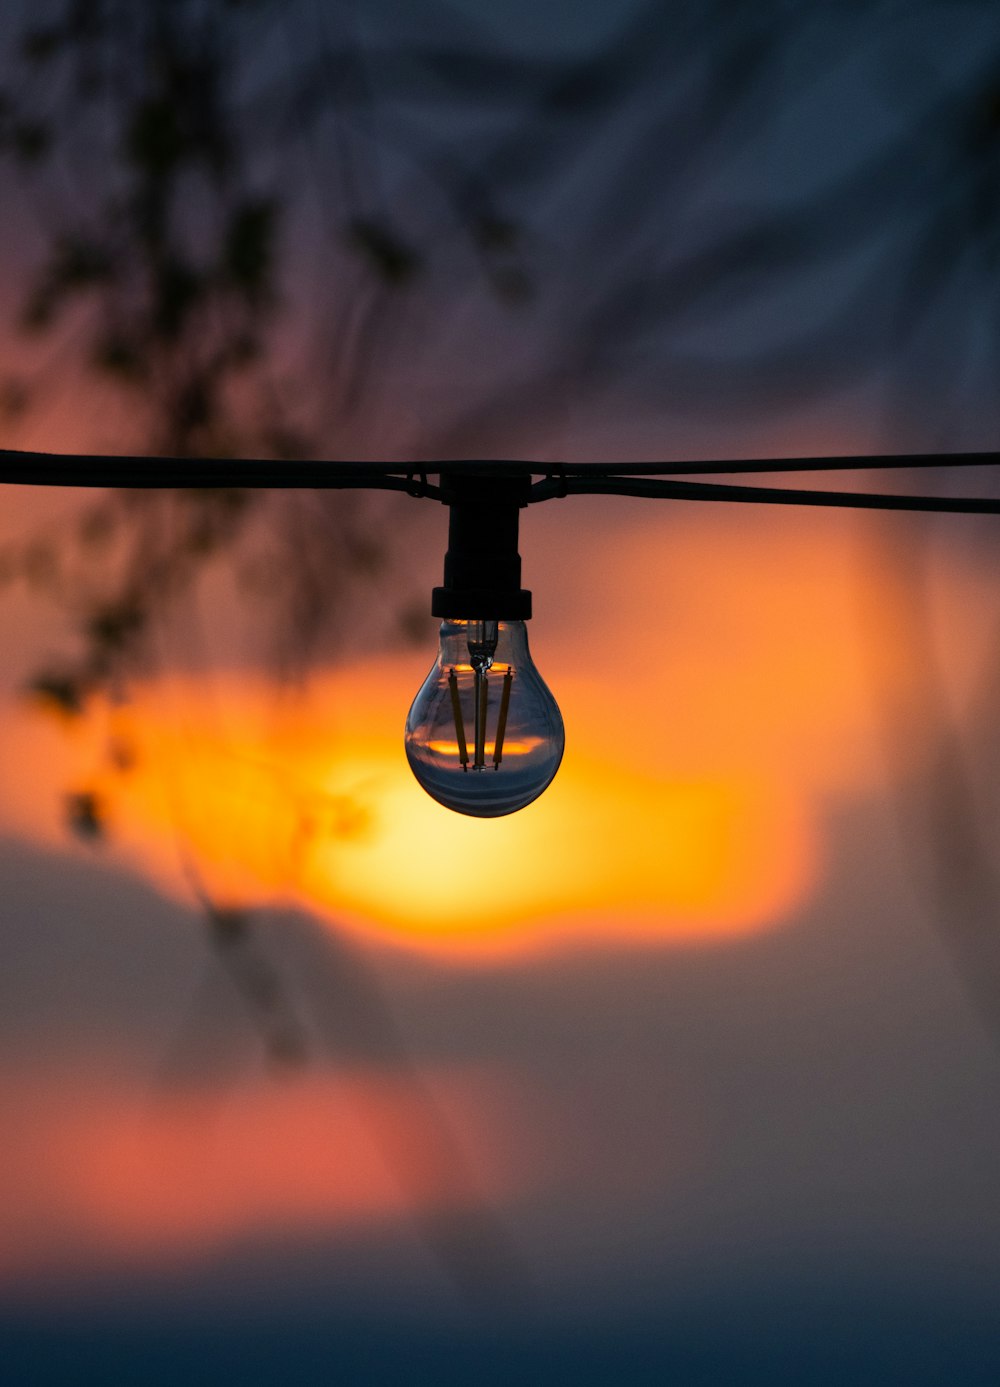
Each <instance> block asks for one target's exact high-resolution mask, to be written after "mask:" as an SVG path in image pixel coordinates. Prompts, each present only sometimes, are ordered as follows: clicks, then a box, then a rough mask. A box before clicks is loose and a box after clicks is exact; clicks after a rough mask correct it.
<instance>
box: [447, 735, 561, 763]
mask: <svg viewBox="0 0 1000 1387" xmlns="http://www.w3.org/2000/svg"><path fill="white" fill-rule="evenodd" d="M541 744H542V739H541V737H521V738H507V737H505V738H504V743H503V754H504V760H506V759H507V758H508V757H509V756H527V754H528V752H529V751H534V750H535V748H536V747H539V746H541ZM427 746H428V748H429V750H431V751H436V752H437V753H438V755H439V756H454V757H456V758H457V756H458V742H428V743H427ZM495 746H496V744H495V742H485V743H484V747H483V755H484V756H485V757H486V758H487V759H488V760H492V757H493V753H494V750H495Z"/></svg>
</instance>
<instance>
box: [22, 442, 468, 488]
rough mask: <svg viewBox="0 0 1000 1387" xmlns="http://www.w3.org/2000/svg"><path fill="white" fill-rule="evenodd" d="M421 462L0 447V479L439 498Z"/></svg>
mask: <svg viewBox="0 0 1000 1387" xmlns="http://www.w3.org/2000/svg"><path fill="white" fill-rule="evenodd" d="M427 470H428V469H427V467H426V466H425V465H423V464H421V465H419V466H417V465H412V466H411V465H410V464H408V463H381V462H371V463H369V462H317V461H299V460H295V459H288V460H281V461H276V460H274V459H269V458H264V459H249V458H155V457H119V456H110V457H101V456H90V455H87V454H69V453H25V452H14V451H12V450H9V449H0V483H12V484H18V485H22V486H80V487H118V488H133V489H140V490H153V489H162V490H183V491H189V490H192V491H193V490H201V491H204V490H217V489H223V490H224V489H227V488H230V487H259V488H261V489H265V490H276V491H288V490H296V491H312V490H315V491H326V490H338V489H365V490H367V489H372V490H380V491H405V492H408V493H409V494H410V495H411V496H429V497H432V498H434V499H435V500H436V499H438V498H439V497H440V494H441V492H440V488H439V487H437V486H433V485H431V484H430V483H429V482H428V481H427V478H426V473H427Z"/></svg>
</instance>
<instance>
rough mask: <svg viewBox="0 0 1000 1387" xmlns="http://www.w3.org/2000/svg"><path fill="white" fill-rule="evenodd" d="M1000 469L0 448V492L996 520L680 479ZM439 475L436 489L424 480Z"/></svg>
mask: <svg viewBox="0 0 1000 1387" xmlns="http://www.w3.org/2000/svg"><path fill="white" fill-rule="evenodd" d="M998 465H1000V453H986V452H980V453H934V454H928V453H917V454H911V455H898V454H896V455H888V456H884V457H883V456H877V455H871V454H869V455H866V456H863V457H836V458H834V457H827V458H780V459H779V458H759V459H755V460H753V461H739V462H721V461H720V462H679V463H652V462H642V463H536V462H530V461H526V460H516V461H515V460H501V459H474V460H472V459H470V460H467V461H443V462H442V461H439V462H420V463H382V462H343V461H336V462H329V461H318V460H295V459H291V460H275V459H243V458H156V457H125V456H91V455H88V454H65V453H28V452H19V451H13V450H10V449H0V483H10V484H18V485H28V486H75V487H116V488H126V489H127V488H140V489H153V488H161V489H180V490H205V489H225V488H244V487H254V488H261V489H272V490H320V491H323V490H336V489H361V490H383V491H401V492H406V493H407V494H408V495H410V496H414V497H422V498H429V499H432V500H437V501H447V500H448V493H447V485H446V480H447V477H448V475H449V474H455V473H463V474H465V475H469V474H472V475H479V476H491V477H505V476H506V477H520V478H524V477H538V478H539V480H538V481H537V482H535V483H534V485H533V486H532V488H531V491H530V493H529V502H530V503H532V504H533V503H536V502H540V501H547V500H551V499H555V498H558V497H563V496H571V495H576V496H581V495H600V496H634V497H642V498H647V499H655V500H672V501H730V502H749V503H756V504H768V505H785V506H788V505H794V506H838V507H848V508H851V509H863V510H896V511H931V512H941V513H952V514H968V515H997V514H1000V499H996V498H992V497H957V496H914V495H909V494H906V493H902V492H900V493H888V494H886V493H877V492H869V491H820V490H803V489H801V488H791V487H768V486H743V485H734V484H732V483H727V482H701V481H689V480H685V477H691V476H697V475H706V474H711V475H715V476H738V475H745V474H748V473H794V472H837V471H864V472H873V471H878V470H882V469H885V470H890V469H901V468H906V469H909V468H923V467H935V468H956V467H963V468H984V467H997V466H998ZM428 475H434V476H438V477H439V478H440V480H441V485H436V484H434V483H432V482H429V481H428V480H427V478H428Z"/></svg>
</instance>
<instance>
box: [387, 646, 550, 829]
mask: <svg viewBox="0 0 1000 1387" xmlns="http://www.w3.org/2000/svg"><path fill="white" fill-rule="evenodd" d="M564 745H565V734H564V732H563V721H562V715H561V714H560V712H559V707H558V705H557V703H556V701H555V699H554V698H553V697H552V695H551V693H550V692H549V690H548V688H547V687H546V685H545V681H544V680H543V679H542V676H541V675H540V674H539V673H538V670H537V669H536V668H535V666H534V664H533V663H532V659H531V656H530V654H529V653H528V633H527V630H526V629H525V625H524V622H523V621H444V622H442V623H441V649H440V651H439V653H438V657H437V659H436V660H435V662H434V667H433V668H432V670H431V672H430V674H429V675H428V676H427V678H426V679H425V680H424V683H423V687H422V688H421V690H420V692H419V693H418V694H417V696H416V698H415V699H414V700H413V706H412V707H411V708H410V713H409V716H408V717H407V719H406V756H407V760H408V761H409V763H410V768H411V770H412V771H413V774H414V775H415V776H416V777H417V779H418V780H419V781H420V784H421V785H422V786H423V787H424V789H425V790H426V791H427V793H428V794H429V795H430V796H431V797H432V798H433V799H436V800H437V802H438V803H439V804H443V805H444V806H445V808H446V809H455V810H457V811H458V813H460V814H474V815H476V816H477V817H479V818H484V819H490V818H497V817H498V816H499V815H501V814H513V813H514V811H515V810H517V809H523V808H524V806H525V805H526V804H530V803H531V801H532V800H533V799H537V798H538V796H539V795H540V794H541V793H542V791H543V790H544V789H545V787H546V786H547V785H548V784H549V782H550V781H551V779H552V777H553V776H554V775H555V773H556V771H557V770H558V769H559V762H560V761H561V760H562V754H563V746H564Z"/></svg>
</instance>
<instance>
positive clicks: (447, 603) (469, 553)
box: [431, 472, 531, 621]
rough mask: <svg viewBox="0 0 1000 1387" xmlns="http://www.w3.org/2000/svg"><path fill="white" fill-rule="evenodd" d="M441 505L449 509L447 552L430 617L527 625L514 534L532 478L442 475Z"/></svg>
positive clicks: (528, 604)
mask: <svg viewBox="0 0 1000 1387" xmlns="http://www.w3.org/2000/svg"><path fill="white" fill-rule="evenodd" d="M441 500H442V501H443V502H445V504H446V505H447V506H448V516H449V519H448V552H447V553H446V554H445V556H444V585H443V586H442V587H439V588H435V589H434V594H433V598H432V601H431V613H432V615H434V616H437V617H442V618H449V617H451V618H454V619H456V620H460V621H527V620H528V619H529V618H530V616H531V593H530V592H528V591H526V590H525V589H524V588H522V587H521V556H520V554H519V553H518V552H517V532H518V521H519V517H520V512H521V510H522V509H523V507H525V506H526V505H528V503H529V501H530V500H531V477H530V476H527V475H526V476H523V477H517V476H513V477H508V476H493V477H491V476H483V475H474V474H464V473H461V472H443V473H442V474H441Z"/></svg>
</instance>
